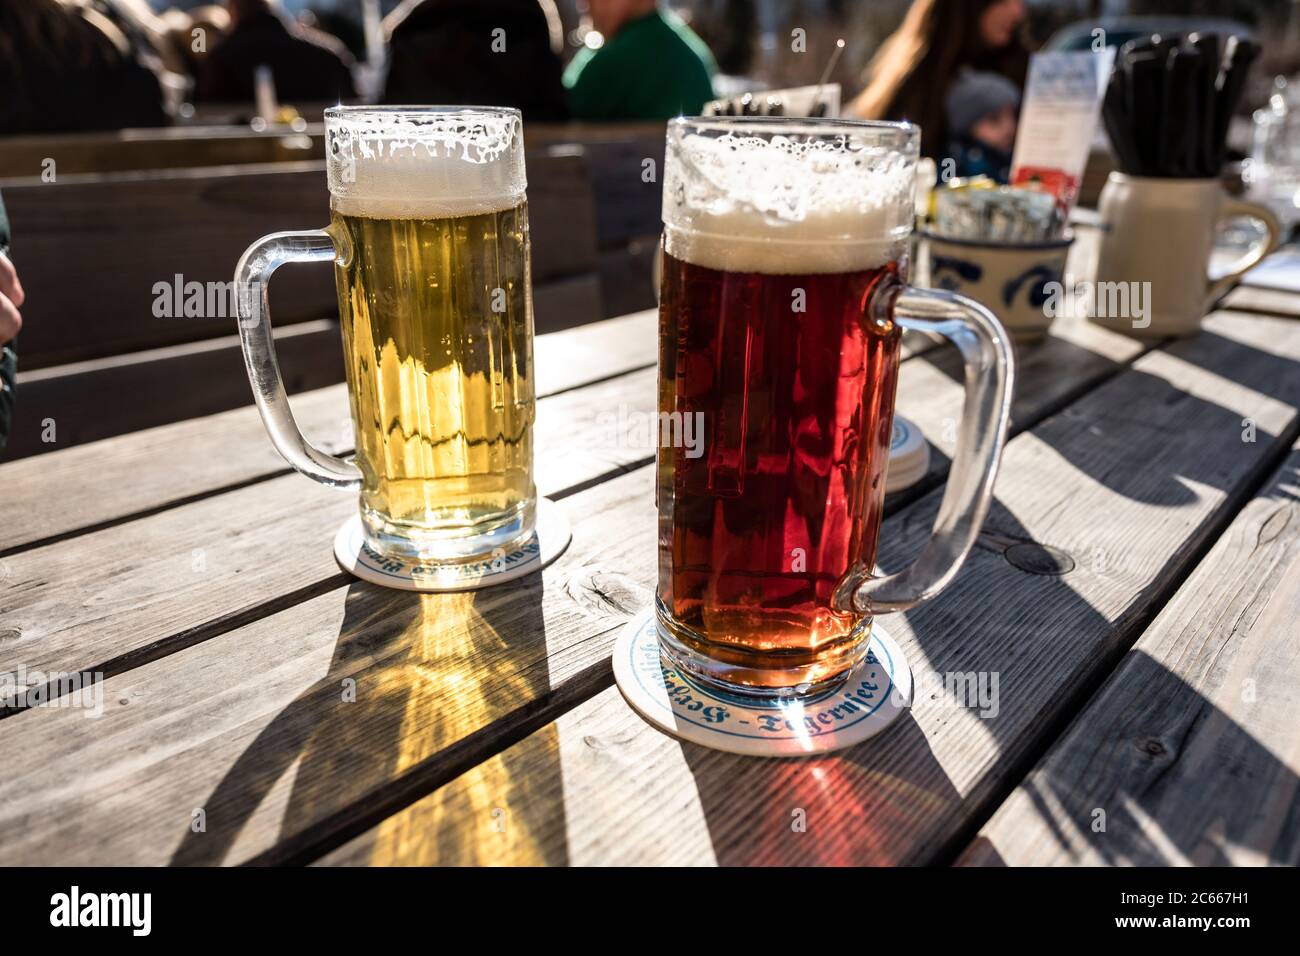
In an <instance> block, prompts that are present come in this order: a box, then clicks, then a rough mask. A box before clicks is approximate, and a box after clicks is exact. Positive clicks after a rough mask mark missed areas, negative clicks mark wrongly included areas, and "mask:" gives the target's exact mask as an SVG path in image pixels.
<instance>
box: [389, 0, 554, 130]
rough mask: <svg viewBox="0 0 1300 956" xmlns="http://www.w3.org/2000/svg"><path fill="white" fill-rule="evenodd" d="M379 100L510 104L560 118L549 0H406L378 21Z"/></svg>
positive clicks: (531, 116) (529, 115)
mask: <svg viewBox="0 0 1300 956" xmlns="http://www.w3.org/2000/svg"><path fill="white" fill-rule="evenodd" d="M384 36H385V38H386V40H387V43H388V64H389V65H388V78H387V80H386V81H385V84H384V94H383V101H384V102H385V103H463V104H465V105H467V106H513V107H514V108H515V109H518V110H520V111H521V112H522V113H523V114H524V119H526V120H530V121H533V122H548V121H549V122H554V121H557V120H563V119H566V118H567V116H568V111H567V110H566V108H565V105H564V87H563V86H562V85H561V84H560V73H561V70H562V65H561V61H560V53H561V51H562V50H563V43H564V32H563V27H562V25H561V23H560V16H559V13H558V12H557V11H556V9H555V4H554V2H553V0H406V2H404V3H402V5H401V6H399V7H398V8H397V9H396V10H394V11H393V12H392V13H390V14H389V15H388V16H387V17H386V18H385V19H384Z"/></svg>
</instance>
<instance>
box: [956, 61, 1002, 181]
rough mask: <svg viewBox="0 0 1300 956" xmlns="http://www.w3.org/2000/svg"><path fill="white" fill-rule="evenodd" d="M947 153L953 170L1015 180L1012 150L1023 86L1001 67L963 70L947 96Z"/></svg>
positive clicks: (999, 179) (966, 174)
mask: <svg viewBox="0 0 1300 956" xmlns="http://www.w3.org/2000/svg"><path fill="white" fill-rule="evenodd" d="M944 112H945V119H946V120H947V122H948V133H949V140H948V148H947V150H946V151H945V154H946V158H948V159H951V160H952V161H953V167H954V168H953V175H956V176H962V177H965V176H988V177H989V178H990V179H993V180H994V181H996V182H999V183H1002V184H1003V185H1005V184H1006V183H1008V182H1010V181H1011V151H1012V149H1014V147H1015V145H1016V126H1017V124H1018V123H1019V119H1020V90H1018V89H1016V85H1015V84H1014V83H1012V82H1011V81H1010V80H1008V79H1007V78H1006V77H1005V76H1003V75H1001V74H1000V73H981V72H979V71H978V70H962V72H961V73H959V74H958V75H957V79H956V81H955V82H954V83H953V84H952V86H951V87H949V88H948V96H947V99H946V100H945V102H944Z"/></svg>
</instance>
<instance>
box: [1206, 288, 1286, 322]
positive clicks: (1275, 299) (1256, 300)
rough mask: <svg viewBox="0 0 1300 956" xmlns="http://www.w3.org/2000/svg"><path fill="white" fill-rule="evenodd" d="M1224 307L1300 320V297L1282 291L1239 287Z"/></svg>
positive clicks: (1228, 298) (1225, 302) (1231, 294)
mask: <svg viewBox="0 0 1300 956" xmlns="http://www.w3.org/2000/svg"><path fill="white" fill-rule="evenodd" d="M1222 305H1223V307H1224V308H1225V309H1233V310H1235V311H1238V312H1258V313H1261V314H1263V315H1287V316H1291V317H1292V318H1300V295H1296V294H1295V293H1294V292H1285V291H1283V290H1281V289H1266V288H1263V287H1261V286H1253V285H1239V286H1237V287H1236V288H1235V289H1233V290H1232V291H1231V292H1229V293H1228V294H1227V295H1226V296H1225V297H1224V299H1223V303H1222Z"/></svg>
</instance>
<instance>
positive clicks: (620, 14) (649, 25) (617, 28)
mask: <svg viewBox="0 0 1300 956" xmlns="http://www.w3.org/2000/svg"><path fill="white" fill-rule="evenodd" d="M586 5H587V9H588V12H589V14H590V17H591V25H592V29H593V30H595V32H596V33H598V34H599V35H600V37H601V39H602V42H601V43H600V44H599V45H598V46H596V47H595V48H593V47H592V46H590V45H589V46H586V47H584V48H583V49H582V50H580V51H578V54H577V56H575V57H574V58H573V60H572V61H571V62H570V63H569V67H568V69H566V70H565V71H564V85H565V87H567V88H568V91H569V108H570V110H572V112H573V115H574V118H575V119H583V120H661V119H663V120H666V119H671V118H672V117H674V116H698V115H699V113H700V110H701V109H702V108H703V106H704V104H705V103H707V102H708V101H709V100H711V99H713V76H714V74H715V73H717V65H716V64H715V63H714V61H713V54H712V53H710V52H709V48H708V47H707V46H705V44H704V41H703V40H701V39H700V38H699V37H698V36H696V35H695V34H694V33H693V32H692V31H691V29H690V28H689V27H688V26H687V25H686V24H685V23H683V22H682V21H681V18H679V17H678V16H677V15H676V14H674V13H672V12H671V11H667V10H662V9H660V7H659V4H658V3H657V2H656V0H587V4H586Z"/></svg>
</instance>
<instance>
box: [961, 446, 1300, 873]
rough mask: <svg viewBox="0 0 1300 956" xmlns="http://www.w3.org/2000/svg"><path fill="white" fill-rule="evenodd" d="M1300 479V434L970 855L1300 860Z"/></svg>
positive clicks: (1124, 860)
mask: <svg viewBox="0 0 1300 956" xmlns="http://www.w3.org/2000/svg"><path fill="white" fill-rule="evenodd" d="M1298 485H1300V447H1296V448H1293V450H1292V453H1291V454H1290V456H1289V457H1288V458H1287V460H1286V461H1285V462H1284V463H1283V465H1282V467H1281V468H1280V469H1279V470H1278V471H1277V472H1276V473H1275V474H1274V475H1273V477H1272V479H1271V480H1270V481H1269V482H1268V484H1267V485H1266V486H1265V487H1264V488H1263V489H1262V490H1261V491H1260V492H1259V493H1258V494H1257V495H1256V496H1255V497H1254V498H1253V499H1252V500H1251V502H1250V503H1249V504H1248V505H1246V507H1245V508H1244V509H1242V511H1241V512H1240V513H1239V514H1238V515H1237V517H1236V518H1235V519H1234V520H1233V522H1232V525H1231V526H1230V527H1229V528H1228V530H1227V531H1226V532H1225V533H1224V534H1223V536H1222V537H1220V538H1219V540H1218V541H1217V542H1216V543H1215V545H1214V547H1213V548H1212V549H1211V551H1210V553H1209V554H1208V555H1206V557H1205V558H1204V559H1203V560H1202V561H1201V562H1200V563H1199V564H1198V565H1197V566H1196V570H1195V571H1194V572H1193V573H1192V574H1191V576H1190V577H1188V579H1187V580H1186V581H1185V582H1183V585H1182V587H1181V588H1179V590H1178V594H1177V596H1176V597H1175V598H1174V599H1173V600H1172V601H1171V602H1170V603H1169V604H1168V605H1166V606H1165V608H1164V610H1163V611H1161V613H1160V615H1159V616H1158V617H1157V618H1156V619H1155V621H1154V622H1153V623H1152V625H1151V626H1150V627H1149V628H1147V630H1146V631H1145V632H1143V634H1142V636H1141V638H1139V639H1138V642H1137V643H1136V644H1135V645H1134V646H1133V648H1132V650H1130V651H1129V652H1128V654H1127V655H1125V657H1124V660H1123V662H1122V663H1121V664H1120V666H1119V667H1118V668H1116V670H1115V672H1114V673H1113V674H1112V675H1111V676H1110V677H1109V678H1108V679H1107V681H1106V684H1105V686H1103V687H1102V688H1101V690H1100V691H1099V692H1098V693H1097V695H1096V696H1095V697H1094V698H1093V699H1092V701H1091V702H1090V703H1089V704H1088V706H1087V708H1086V709H1085V710H1084V711H1083V712H1082V713H1080V714H1079V715H1078V717H1076V718H1075V720H1074V723H1073V724H1072V725H1071V727H1070V730H1069V732H1068V733H1066V734H1065V735H1064V736H1063V737H1062V738H1061V739H1060V740H1058V741H1057V742H1056V743H1055V744H1053V745H1052V749H1051V750H1050V751H1049V752H1048V754H1047V756H1046V757H1044V758H1043V760H1041V761H1040V762H1039V764H1038V766H1037V767H1036V768H1035V769H1034V771H1033V773H1031V774H1030V775H1029V776H1028V777H1027V778H1026V779H1025V780H1024V781H1023V782H1022V783H1021V784H1020V786H1019V787H1017V788H1016V790H1015V792H1014V793H1013V794H1012V795H1011V796H1010V797H1009V798H1008V799H1007V800H1006V802H1004V803H1003V804H1002V805H1001V806H1000V807H999V808H998V811H997V813H995V814H994V815H993V818H992V819H991V820H989V822H988V823H987V824H985V826H984V827H983V829H981V831H980V835H979V837H978V839H976V840H975V841H974V842H973V843H972V844H971V846H970V847H969V848H968V849H967V851H966V852H965V853H964V854H963V856H962V858H961V862H963V863H966V864H968V865H1006V864H1010V865H1015V866H1021V865H1032V866H1043V865H1058V864H1087V865H1095V864H1112V865H1113V864H1122V865H1136V866H1172V865H1187V864H1193V865H1201V866H1224V865H1242V864H1283V865H1290V866H1295V865H1296V864H1297V863H1300V799H1297V794H1298V793H1300V737H1298V736H1297V733H1296V726H1297V725H1296V713H1297V712H1298V711H1300V692H1298V691H1297V688H1300V653H1297V641H1300V629H1298V628H1297V626H1296V621H1297V620H1300V500H1298V499H1297V497H1296V490H1297V486H1298Z"/></svg>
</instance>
